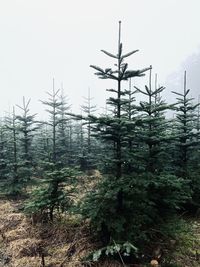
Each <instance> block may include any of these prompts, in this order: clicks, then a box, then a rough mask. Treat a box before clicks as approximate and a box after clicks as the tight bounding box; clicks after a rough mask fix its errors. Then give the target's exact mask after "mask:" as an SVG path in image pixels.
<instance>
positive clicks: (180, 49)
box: [0, 0, 200, 117]
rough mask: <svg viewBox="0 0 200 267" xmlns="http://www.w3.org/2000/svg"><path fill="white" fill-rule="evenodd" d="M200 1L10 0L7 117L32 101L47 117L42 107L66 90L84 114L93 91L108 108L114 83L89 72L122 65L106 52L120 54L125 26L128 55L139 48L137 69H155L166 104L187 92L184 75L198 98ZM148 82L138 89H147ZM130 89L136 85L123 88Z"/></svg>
mask: <svg viewBox="0 0 200 267" xmlns="http://www.w3.org/2000/svg"><path fill="white" fill-rule="evenodd" d="M199 10H200V2H199V0H190V1H188V0H162V1H161V0H151V1H149V0H140V1H135V0H109V1H106V0H101V1H95V0H84V1H81V0H79V1H78V0H74V1H69V0H7V1H5V0H4V1H3V0H2V1H0V92H1V94H0V115H1V116H3V115H4V114H5V111H9V110H12V106H13V105H15V104H18V105H20V104H21V103H22V97H23V96H25V97H26V99H28V98H31V104H30V108H31V112H32V113H38V114H39V115H40V117H41V116H44V107H43V106H42V104H41V103H40V102H39V101H38V100H39V99H41V100H46V99H47V95H46V93H45V92H46V91H51V90H52V83H53V82H52V80H53V78H54V79H55V87H56V88H57V89H58V88H61V86H63V88H64V93H65V94H66V95H67V96H68V97H69V99H70V100H69V103H70V104H72V110H73V111H74V112H77V113H79V110H80V106H81V105H82V104H83V102H84V99H83V96H85V97H86V96H87V94H88V88H90V91H91V96H93V97H94V100H93V103H94V104H97V106H98V108H99V110H100V111H101V108H103V107H105V99H106V97H107V96H108V95H109V93H107V92H106V88H111V87H113V86H115V84H112V82H108V81H103V80H99V79H98V78H97V77H96V76H95V75H94V74H93V73H94V71H93V70H92V69H91V68H90V67H89V65H91V64H93V65H98V66H100V67H110V66H113V64H114V63H115V62H114V61H113V60H112V59H110V58H108V57H106V56H105V55H104V54H103V53H101V52H100V50H101V49H105V50H107V51H109V52H112V53H116V52H117V40H118V21H119V20H121V21H122V42H123V48H124V52H129V51H132V50H135V49H139V52H138V53H136V54H134V55H133V56H132V57H131V58H130V59H129V61H128V63H129V68H130V69H140V68H144V67H148V66H149V65H152V66H153V72H154V73H157V74H158V83H159V84H160V85H164V86H166V90H165V93H164V97H165V98H166V99H167V101H170V102H174V101H175V100H174V96H173V94H172V93H171V91H172V90H174V91H179V92H181V91H182V89H183V72H184V70H186V71H187V87H188V88H189V89H191V95H192V97H195V98H196V99H197V98H198V95H199V94H200V90H199V87H200V75H199V73H200V27H199V25H200V16H199ZM147 80H148V75H147V76H146V77H145V78H136V79H135V80H134V84H135V85H137V86H141V87H142V86H144V84H145V83H147ZM123 86H124V87H126V86H127V87H128V83H127V84H126V83H124V84H123Z"/></svg>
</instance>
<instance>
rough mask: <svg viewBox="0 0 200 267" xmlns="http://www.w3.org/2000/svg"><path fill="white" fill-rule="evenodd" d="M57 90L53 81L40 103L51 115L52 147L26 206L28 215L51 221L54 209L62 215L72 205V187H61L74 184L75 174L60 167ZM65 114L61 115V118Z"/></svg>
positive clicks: (60, 103)
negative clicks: (51, 86)
mask: <svg viewBox="0 0 200 267" xmlns="http://www.w3.org/2000/svg"><path fill="white" fill-rule="evenodd" d="M59 92H60V90H55V87H54V80H53V90H52V93H47V94H48V95H49V99H48V101H42V103H43V104H44V105H45V106H47V107H48V109H47V112H48V113H49V114H50V118H49V121H48V122H45V124H46V125H48V127H49V129H50V131H51V142H50V144H48V146H50V148H51V154H50V158H49V157H48V158H47V160H44V161H43V162H42V166H41V167H42V168H43V173H42V181H41V184H40V185H39V186H38V188H37V189H36V190H34V192H33V193H32V196H31V200H30V201H29V202H28V203H27V205H26V211H27V212H29V213H35V212H39V213H40V214H42V215H43V216H46V217H47V218H46V219H49V220H51V221H53V218H54V213H55V210H57V211H59V212H64V211H65V210H67V209H68V207H69V206H70V205H71V192H72V191H73V186H68V188H64V185H65V184H67V185H71V184H73V183H74V176H73V174H74V172H73V170H72V169H70V168H68V167H67V166H63V162H62V161H60V157H59V156H60V155H59V147H58V142H57V137H58V126H59V124H61V123H63V122H64V120H65V119H64V120H63V118H62V117H60V107H61V106H62V102H61V101H60V99H59ZM64 115H65V114H63V116H64Z"/></svg>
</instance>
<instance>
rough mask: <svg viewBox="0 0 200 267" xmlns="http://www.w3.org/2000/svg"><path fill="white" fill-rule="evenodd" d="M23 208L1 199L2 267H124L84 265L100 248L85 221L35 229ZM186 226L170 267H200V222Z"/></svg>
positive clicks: (58, 222)
mask: <svg viewBox="0 0 200 267" xmlns="http://www.w3.org/2000/svg"><path fill="white" fill-rule="evenodd" d="M22 204H23V202H22V200H15V201H14V200H7V199H3V198H2V199H0V267H3V266H4V267H43V266H45V267H80V266H95V267H97V266H99V267H100V266H101V267H118V266H123V265H122V264H121V263H118V262H115V261H105V262H103V263H96V264H90V265H89V264H88V263H86V262H85V263H84V262H83V261H82V259H83V258H84V257H85V256H86V255H88V254H89V253H90V252H92V251H94V250H95V249H97V248H98V246H99V244H98V242H97V241H96V240H94V237H92V234H91V231H90V228H89V224H88V223H87V222H82V220H81V218H79V217H77V216H70V217H69V216H67V215H65V216H63V217H60V218H59V219H57V220H55V222H54V223H48V224H47V223H46V224H36V225H34V224H33V223H32V220H31V218H28V217H26V216H25V215H24V214H23V212H22V211H21V208H22ZM186 222H187V224H188V225H189V226H190V227H189V228H190V231H189V232H188V233H186V234H185V235H184V237H181V238H180V240H181V241H180V240H175V242H174V246H172V248H170V249H169V250H168V251H167V255H166V257H168V258H169V257H170V259H171V260H172V262H176V263H177V265H168V266H170V267H179V266H180V267H199V266H200V219H194V218H193V219H187V220H186ZM176 244H178V245H176ZM127 266H132V267H139V266H141V265H136V264H135V265H133V264H132V265H127ZM161 266H162V265H161ZM165 266H167V265H165Z"/></svg>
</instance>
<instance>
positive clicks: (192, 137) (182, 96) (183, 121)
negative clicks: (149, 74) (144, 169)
mask: <svg viewBox="0 0 200 267" xmlns="http://www.w3.org/2000/svg"><path fill="white" fill-rule="evenodd" d="M189 92H190V90H189V89H187V88H186V72H185V74H184V90H183V93H177V92H173V93H174V94H176V96H177V98H176V99H177V114H176V120H175V129H176V133H175V134H176V142H175V146H176V148H175V162H174V163H175V166H176V173H177V175H178V176H181V177H189V176H190V171H191V159H192V154H193V151H194V147H196V146H197V144H198V143H199V140H198V135H199V133H198V131H197V132H195V131H194V129H195V127H194V125H195V120H196V116H195V110H196V109H197V107H198V106H199V104H196V105H194V104H193V103H192V100H194V99H193V98H190V97H189ZM196 121H197V120H196Z"/></svg>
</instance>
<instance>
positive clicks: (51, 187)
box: [25, 163, 75, 221]
mask: <svg viewBox="0 0 200 267" xmlns="http://www.w3.org/2000/svg"><path fill="white" fill-rule="evenodd" d="M44 169H45V171H44V173H43V179H42V181H41V184H40V186H39V187H38V188H37V189H35V190H34V191H33V193H32V195H31V199H30V200H29V201H28V202H27V203H26V205H25V211H26V212H27V213H29V214H34V213H40V214H43V215H46V220H51V221H52V220H53V217H54V212H55V211H57V213H63V212H65V211H67V210H68V209H69V207H70V206H71V205H72V199H73V198H72V196H73V195H72V193H73V191H74V186H73V185H74V183H75V177H74V172H73V170H71V169H69V168H62V167H61V166H57V165H55V164H54V163H49V164H47V163H45V167H44Z"/></svg>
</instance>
